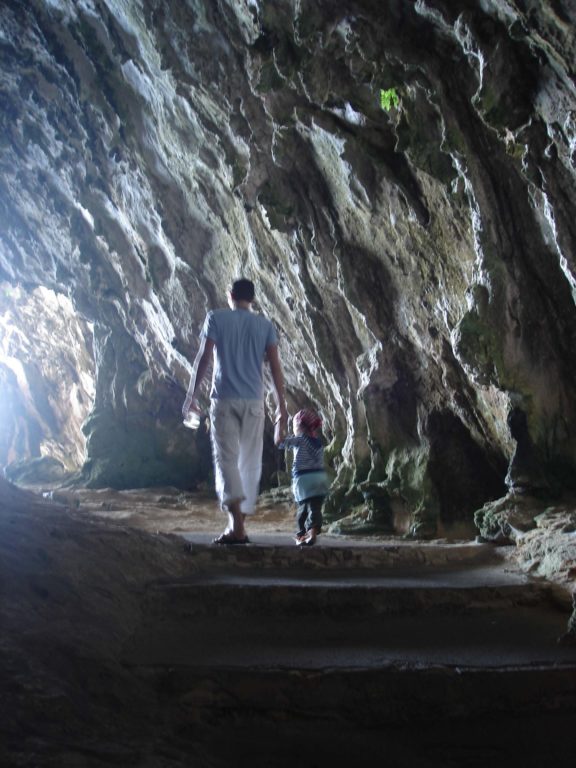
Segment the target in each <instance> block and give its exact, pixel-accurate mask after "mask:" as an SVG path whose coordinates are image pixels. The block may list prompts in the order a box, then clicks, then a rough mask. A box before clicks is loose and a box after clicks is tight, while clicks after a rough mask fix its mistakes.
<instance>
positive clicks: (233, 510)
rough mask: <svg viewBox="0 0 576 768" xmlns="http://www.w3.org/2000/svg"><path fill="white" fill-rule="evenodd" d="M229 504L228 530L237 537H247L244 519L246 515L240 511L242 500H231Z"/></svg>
mask: <svg viewBox="0 0 576 768" xmlns="http://www.w3.org/2000/svg"><path fill="white" fill-rule="evenodd" d="M227 506H228V528H227V531H228V532H229V533H231V534H232V536H233V537H234V538H235V539H245V538H246V529H245V527H244V520H245V519H246V515H243V514H242V512H241V511H240V502H239V501H231V502H229V504H228V505H227Z"/></svg>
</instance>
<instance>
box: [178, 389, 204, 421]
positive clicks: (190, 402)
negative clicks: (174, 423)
mask: <svg viewBox="0 0 576 768" xmlns="http://www.w3.org/2000/svg"><path fill="white" fill-rule="evenodd" d="M190 411H196V413H201V412H202V411H201V408H200V404H199V403H198V400H197V399H196V398H195V397H191V396H190V395H186V399H185V400H184V405H183V406H182V416H183V417H184V418H186V416H188V414H189V413H190Z"/></svg>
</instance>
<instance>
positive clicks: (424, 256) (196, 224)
mask: <svg viewBox="0 0 576 768" xmlns="http://www.w3.org/2000/svg"><path fill="white" fill-rule="evenodd" d="M575 21H576V17H575V12H574V7H573V4H572V3H571V2H568V0H555V2H532V0H516V1H513V0H500V1H497V0H487V1H485V2H482V3H480V2H476V0H466V1H465V2H461V3H457V4H453V3H447V2H444V0H428V1H425V0H418V2H414V3H407V2H400V1H399V0H398V1H396V2H389V3H386V4H385V8H384V4H382V3H379V2H374V1H373V0H353V1H352V2H346V3H341V2H334V0H330V1H328V0H314V1H312V0H300V1H299V2H296V0H278V2H274V3H261V2H257V0H247V1H246V2H239V1H237V0H234V1H232V0H217V1H212V0H190V1H189V2H186V3H181V2H176V0H173V1H172V2H158V1H156V0H139V1H138V2H134V3H125V2H120V1H119V0H86V2H82V3H76V2H71V0H50V1H49V2H48V0H30V2H28V3H25V4H24V3H21V2H17V1H16V0H6V2H4V3H3V4H2V8H1V9H0V30H1V44H0V56H1V62H2V66H1V70H2V72H1V75H0V77H1V80H0V94H1V100H2V110H1V117H0V119H1V120H2V124H1V131H0V136H1V139H0V140H1V142H2V153H1V156H0V170H1V174H0V225H1V235H0V276H1V277H2V278H3V279H4V280H5V281H8V282H10V283H17V282H22V283H25V284H26V285H27V286H33V285H44V286H47V287H49V288H51V289H53V290H56V291H60V292H63V293H65V294H66V295H68V296H69V297H70V299H71V300H72V302H73V304H74V306H75V308H76V311H77V312H78V313H79V314H80V315H81V316H82V317H84V318H86V319H87V320H89V321H90V322H91V323H93V324H94V329H95V332H94V356H95V363H96V369H97V372H98V373H97V381H96V394H95V401H94V407H93V411H92V414H91V416H90V418H89V420H88V422H87V424H86V426H85V433H86V438H87V462H86V464H85V467H84V479H85V481H86V482H88V483H89V484H91V485H116V486H119V487H121V486H128V485H134V484H141V485H146V484H151V483H158V482H174V483H175V482H180V483H182V484H184V485H185V484H190V483H191V481H194V477H195V478H196V479H199V478H200V477H201V475H202V472H201V471H200V469H199V467H198V464H197V463H194V461H195V458H194V457H195V456H197V455H198V451H197V449H196V448H195V447H190V446H189V443H190V439H189V436H188V435H186V434H184V432H183V431H182V430H179V428H178V420H179V408H180V404H181V400H182V398H183V392H184V388H185V387H186V385H187V380H188V374H189V371H190V361H191V360H192V359H193V357H194V355H195V352H196V348H197V341H196V338H197V333H198V331H199V327H200V323H201V320H202V318H203V316H204V313H205V311H206V310H207V309H208V308H212V307H215V306H219V305H221V304H222V303H223V296H222V289H223V287H224V286H225V284H226V283H227V282H228V281H229V280H230V279H231V278H233V277H235V276H237V275H238V274H240V273H242V274H245V275H246V276H248V277H252V278H254V279H255V280H256V281H257V283H258V287H259V303H260V308H261V309H262V310H263V311H264V312H265V313H266V314H268V315H269V316H270V317H271V318H272V319H273V321H274V322H275V323H276V324H277V325H278V327H279V329H280V331H281V351H282V356H283V358H284V361H285V368H286V375H287V382H288V387H289V398H290V403H291V405H292V406H296V405H301V404H303V403H305V402H308V401H309V400H310V401H312V402H313V403H314V404H316V405H317V406H318V407H320V409H321V410H322V412H323V415H324V419H325V432H326V436H327V439H328V441H329V442H330V447H329V449H328V451H327V454H328V457H329V460H330V464H331V467H332V469H333V471H334V474H335V476H336V482H335V486H334V494H333V498H332V500H331V506H330V509H329V510H328V514H329V516H330V517H332V519H336V518H339V517H342V516H343V515H345V514H352V515H353V516H354V515H356V517H355V518H354V519H355V520H356V521H357V520H361V521H362V520H364V521H365V522H367V523H368V524H369V525H376V527H377V528H378V527H380V528H382V529H384V530H385V529H387V528H388V527H390V525H391V520H392V524H394V522H393V521H394V520H401V521H402V523H401V527H402V528H403V529H405V530H407V531H410V532H412V533H413V534H415V535H432V534H433V533H434V531H435V530H436V529H437V526H438V523H439V522H440V524H441V525H443V526H446V525H449V524H451V523H455V522H458V521H459V520H462V519H471V515H472V512H473V511H474V510H475V509H477V508H478V507H480V506H481V505H482V503H484V502H485V501H487V500H489V499H496V498H498V497H499V496H502V495H503V494H504V492H505V477H506V475H507V467H508V468H509V473H508V485H509V487H514V483H515V478H516V479H517V478H518V477H521V481H522V484H523V485H524V486H526V485H527V486H529V487H530V486H538V487H541V486H542V483H541V477H537V478H534V477H532V476H531V475H530V473H529V472H528V473H527V471H526V469H525V468H524V469H523V470H522V471H517V468H514V471H512V469H513V467H512V466H510V465H511V462H512V458H513V456H514V454H515V453H517V450H516V449H517V445H516V441H515V439H513V437H512V435H511V433H510V431H509V428H508V424H507V418H508V416H509V414H510V413H511V412H512V411H513V410H515V412H516V413H518V412H520V413H522V414H524V417H525V421H526V430H527V432H526V435H524V437H525V440H524V442H523V445H529V449H530V450H529V452H530V456H531V457H532V459H531V461H532V466H538V467H539V474H541V475H542V476H544V477H545V478H546V487H547V488H552V489H555V490H557V491H558V490H562V489H565V488H567V487H573V486H574V482H575V481H574V478H575V477H576V474H575V472H574V470H575V459H574V457H575V447H576V445H575V434H576V430H575V427H576V410H575V405H576V402H575V395H574V386H573V382H574V378H575V362H574V355H573V349H574V342H575V337H576V313H575V311H574V309H575V308H574V293H575V287H576V267H575V263H574V254H575V253H576V249H575V248H574V245H575V240H576V217H574V215H573V210H574V204H573V200H574V195H575V192H576V189H575V180H574V161H575V157H574V152H575V151H576V143H575V142H576V119H575V115H576V109H575V98H574V61H575V53H576V43H575V34H574V27H575ZM390 87H394V88H395V89H396V90H397V93H398V96H399V104H398V106H397V107H393V108H392V109H391V110H390V111H389V112H387V111H386V110H384V109H382V108H381V106H380V90H381V89H387V88H390ZM523 439H524V438H523ZM519 452H520V454H521V455H522V456H525V455H526V452H525V451H524V449H523V448H522V449H521V450H520V451H519ZM272 463H273V462H272ZM191 466H192V467H193V469H190V467H191ZM194 467H195V468H194ZM203 471H204V476H205V471H206V470H205V469H204V470H203Z"/></svg>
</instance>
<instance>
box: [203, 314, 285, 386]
mask: <svg viewBox="0 0 576 768" xmlns="http://www.w3.org/2000/svg"><path fill="white" fill-rule="evenodd" d="M201 335H202V336H205V337H206V338H208V339H212V341H214V342H215V344H216V360H215V370H214V376H213V378H212V392H211V395H210V396H211V397H212V398H215V399H218V400H230V399H233V398H237V399H240V400H261V399H262V398H263V397H264V381H263V377H262V364H263V362H264V356H265V354H266V347H268V346H270V345H271V344H277V343H278V337H277V335H276V329H275V328H274V326H273V325H272V323H271V322H270V320H268V319H267V318H265V317H263V316H262V315H257V314H255V313H253V312H251V311H250V310H247V309H216V310H214V311H212V312H208V314H207V315H206V320H205V321H204V327H203V328H202V334H201Z"/></svg>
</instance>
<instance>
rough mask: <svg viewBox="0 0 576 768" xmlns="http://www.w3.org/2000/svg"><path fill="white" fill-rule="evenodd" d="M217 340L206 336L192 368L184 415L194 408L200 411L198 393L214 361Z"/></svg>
mask: <svg viewBox="0 0 576 768" xmlns="http://www.w3.org/2000/svg"><path fill="white" fill-rule="evenodd" d="M215 346H216V342H215V341H214V340H213V339H209V338H208V337H207V336H204V338H203V339H202V343H201V345H200V349H199V350H198V354H197V355H196V360H195V361H194V368H193V369H192V376H191V377H190V385H189V386H188V392H187V393H186V399H185V400H184V405H183V406H182V415H183V416H184V418H186V416H187V414H188V412H189V411H190V410H191V409H193V410H195V411H197V412H200V407H199V406H198V401H197V399H196V394H197V392H198V390H199V389H200V387H201V385H202V382H203V381H204V379H205V378H206V373H207V372H208V369H209V367H210V364H211V362H212V356H213V352H214V347H215Z"/></svg>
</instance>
